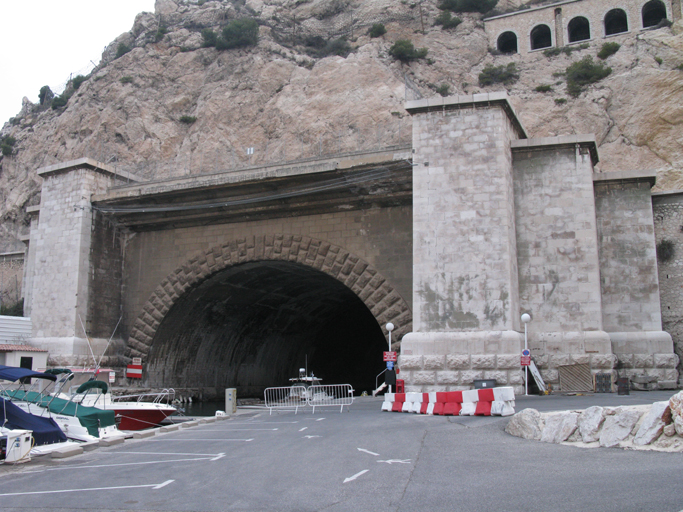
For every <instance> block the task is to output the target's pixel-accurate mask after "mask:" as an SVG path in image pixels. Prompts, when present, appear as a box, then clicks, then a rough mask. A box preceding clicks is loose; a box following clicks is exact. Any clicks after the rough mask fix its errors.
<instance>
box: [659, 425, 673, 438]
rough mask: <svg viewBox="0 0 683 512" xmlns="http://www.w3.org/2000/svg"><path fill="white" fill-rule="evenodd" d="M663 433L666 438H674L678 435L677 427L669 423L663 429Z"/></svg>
mask: <svg viewBox="0 0 683 512" xmlns="http://www.w3.org/2000/svg"><path fill="white" fill-rule="evenodd" d="M662 431H663V432H664V435H665V436H666V437H673V436H675V435H676V427H675V425H674V424H673V423H669V424H668V425H667V426H665V427H664V428H663V429H662Z"/></svg>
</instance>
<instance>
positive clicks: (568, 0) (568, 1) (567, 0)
mask: <svg viewBox="0 0 683 512" xmlns="http://www.w3.org/2000/svg"><path fill="white" fill-rule="evenodd" d="M580 1H581V0H562V1H560V2H554V3H552V4H546V5H541V6H538V7H531V8H529V9H522V10H520V11H515V12H506V13H505V14H499V15H497V16H491V17H489V18H484V22H487V21H490V20H497V19H500V18H508V17H510V16H517V15H519V14H526V13H528V12H534V11H541V10H543V9H554V8H555V7H557V6H558V5H565V4H573V3H576V2H580Z"/></svg>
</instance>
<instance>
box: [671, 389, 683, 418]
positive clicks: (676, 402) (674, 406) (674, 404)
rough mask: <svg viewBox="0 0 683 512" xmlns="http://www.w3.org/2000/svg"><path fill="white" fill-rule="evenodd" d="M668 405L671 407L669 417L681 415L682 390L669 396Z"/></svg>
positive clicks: (682, 411)
mask: <svg viewBox="0 0 683 512" xmlns="http://www.w3.org/2000/svg"><path fill="white" fill-rule="evenodd" d="M669 407H670V408H671V417H672V418H674V419H675V418H676V417H677V416H679V417H681V416H683V391H679V392H678V393H676V394H675V395H674V396H672V397H671V398H669Z"/></svg>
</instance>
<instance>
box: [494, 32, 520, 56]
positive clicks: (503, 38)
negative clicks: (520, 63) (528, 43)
mask: <svg viewBox="0 0 683 512" xmlns="http://www.w3.org/2000/svg"><path fill="white" fill-rule="evenodd" d="M496 46H497V48H498V51H499V52H500V53H517V34H515V33H514V32H510V31H509V30H508V31H507V32H503V33H502V34H501V35H499V36H498V43H497V45H496Z"/></svg>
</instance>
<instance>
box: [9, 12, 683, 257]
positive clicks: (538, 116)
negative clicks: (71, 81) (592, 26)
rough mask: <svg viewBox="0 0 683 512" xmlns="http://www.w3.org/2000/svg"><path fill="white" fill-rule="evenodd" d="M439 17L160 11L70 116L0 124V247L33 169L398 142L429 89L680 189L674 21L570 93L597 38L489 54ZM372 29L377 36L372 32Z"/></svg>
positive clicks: (157, 173) (82, 92) (137, 27)
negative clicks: (417, 52)
mask: <svg viewBox="0 0 683 512" xmlns="http://www.w3.org/2000/svg"><path fill="white" fill-rule="evenodd" d="M519 5H520V3H519V2H518V1H517V2H515V1H507V2H500V3H499V7H500V8H515V7H518V6H519ZM440 13H441V11H439V9H438V8H437V2H436V1H435V0H424V1H423V2H421V3H413V2H411V1H410V0H408V1H406V0H401V1H398V0H372V1H358V0H246V1H240V0H233V1H228V0H211V1H202V0H175V1H174V0H158V1H157V3H156V8H155V12H154V13H141V14H139V15H138V16H137V18H136V19H135V22H134V24H133V27H132V29H131V30H130V32H126V33H124V34H122V35H121V36H119V37H118V38H117V39H116V40H115V41H114V42H112V44H111V45H109V47H108V48H107V49H106V50H105V52H104V54H103V56H102V61H101V63H100V64H99V66H98V67H97V68H96V69H95V70H94V71H93V73H92V74H91V75H90V76H88V77H87V79H86V80H85V81H84V82H83V83H82V84H80V87H78V89H77V90H73V94H72V95H71V97H70V99H69V100H68V103H67V104H66V106H64V107H61V108H57V109H53V108H50V107H49V106H48V105H47V104H46V105H42V106H41V105H33V104H31V103H30V102H28V100H25V101H24V107H23V108H22V111H21V112H20V113H19V114H18V115H17V116H16V117H15V118H13V119H12V120H10V122H8V123H6V124H5V126H4V127H3V129H2V132H1V133H0V137H3V138H5V140H7V139H6V138H7V137H12V138H13V139H14V141H15V142H14V145H13V146H12V154H11V155H7V156H4V157H3V158H2V162H1V163H2V170H1V174H0V195H1V197H2V205H1V206H0V208H1V209H0V252H1V251H9V250H16V249H18V248H21V247H22V244H21V242H19V236H20V235H21V234H22V233H26V232H27V215H26V206H29V205H32V204H37V203H38V202H39V192H40V178H38V177H37V175H36V173H35V171H36V169H38V168H39V167H42V166H45V165H49V164H53V163H56V162H60V161H66V160H70V159H74V158H79V157H82V156H88V157H91V158H95V159H97V160H100V161H102V162H106V163H111V164H114V165H116V166H118V167H119V168H121V169H125V170H128V171H133V172H135V173H136V174H138V175H140V176H142V177H144V178H145V179H150V180H151V179H163V178H167V177H170V176H179V175H187V174H195V173H208V172H216V171H221V170H226V169H231V168H236V167H244V166H248V165H258V164H261V163H269V162H277V161H285V160H296V159H300V158H309V157H314V156H316V155H320V154H331V153H335V152H340V151H354V150H358V149H369V148H376V147H382V146H391V145H397V144H407V143H410V140H411V132H410V127H411V123H410V118H409V117H408V115H407V113H406V112H405V110H404V108H403V106H404V102H405V100H406V99H413V98H415V97H419V96H422V97H428V96H431V95H435V94H437V89H439V88H441V89H440V92H441V93H445V91H446V89H447V90H448V93H449V94H465V93H467V94H472V93H477V92H485V91H493V90H500V89H501V88H503V87H505V88H507V90H508V92H509V94H510V95H511V96H512V98H513V100H512V101H513V102H514V104H515V107H516V109H517V111H518V114H519V115H520V117H521V119H522V122H523V123H524V125H525V127H526V128H527V130H528V132H529V133H530V135H532V136H534V137H542V136H553V135H564V134H571V133H595V135H596V138H597V140H598V144H599V150H600V156H601V163H600V164H599V170H600V171H601V172H610V171H615V170H625V169H654V170H656V171H657V173H658V183H657V188H658V189H683V175H682V173H681V171H680V169H681V167H683V150H682V149H681V148H682V147H683V146H682V145H681V141H682V140H683V137H682V136H681V133H683V132H682V130H681V127H682V125H683V71H681V70H680V69H678V68H679V66H680V65H681V63H682V62H683V35H681V32H683V25H682V24H681V23H680V22H679V23H677V24H674V25H673V26H672V27H668V28H667V27H664V28H660V29H657V30H650V31H644V32H640V33H636V32H632V33H629V34H627V35H623V36H618V37H616V38H613V39H611V40H614V41H617V42H618V43H620V44H621V48H620V49H619V51H618V52H617V53H616V54H614V55H612V56H611V57H609V58H607V60H606V61H605V62H606V64H607V65H609V66H610V67H611V68H612V73H611V74H610V75H609V76H608V77H607V78H605V79H603V80H601V81H600V82H598V83H597V84H594V85H591V86H589V87H588V88H587V89H586V90H585V91H584V92H583V93H582V94H580V95H579V96H578V97H576V98H574V97H572V96H570V95H568V94H567V91H566V84H565V82H564V79H563V78H562V76H561V73H562V72H564V71H565V69H566V68H567V66H568V65H569V64H571V63H572V62H575V61H578V60H580V59H581V58H583V57H584V56H586V55H591V56H594V57H595V55H596V54H597V53H598V51H599V50H600V48H601V46H602V43H603V42H604V41H603V40H600V39H597V40H595V41H593V42H591V44H590V45H589V47H588V48H585V49H582V50H579V51H575V52H572V53H571V54H570V55H566V54H560V55H557V56H546V55H544V53H543V52H535V53H532V54H529V55H526V56H520V55H494V54H495V53H497V52H492V51H491V50H490V48H489V46H490V43H489V40H488V37H487V34H486V32H485V30H484V23H483V21H482V16H481V15H480V14H463V15H460V17H461V18H462V20H463V22H462V23H461V24H460V25H458V26H457V27H456V28H454V29H447V30H444V29H443V28H442V27H441V26H439V25H434V22H435V19H436V17H437V16H438V15H439V14H440ZM243 17H252V18H255V19H256V20H257V21H258V24H259V39H258V44H257V45H256V46H255V47H249V48H242V49H232V50H225V51H219V50H216V49H215V48H204V47H202V42H203V38H202V35H201V31H202V29H205V28H211V29H214V30H216V31H218V30H219V29H220V28H221V27H222V26H224V25H225V24H226V23H228V22H229V21H230V20H233V19H237V18H243ZM374 23H383V24H384V25H385V27H386V29H387V32H386V33H385V34H384V35H383V36H381V37H376V38H372V37H370V35H369V34H368V29H369V28H370V27H371V26H372V25H373V24H374ZM339 39H342V41H341V42H340V41H339ZM398 39H410V40H411V41H412V42H413V44H414V45H415V46H416V47H418V48H427V49H428V53H427V56H426V58H423V59H418V60H414V61H412V62H410V63H402V62H400V61H399V60H396V59H395V58H393V57H392V56H391V55H390V53H389V49H390V48H391V46H392V45H393V43H394V42H395V41H396V40H398ZM343 41H345V42H346V43H344V42H343ZM347 44H348V47H347V46H346V45H347ZM126 48H130V51H128V52H127V53H125V54H123V55H121V54H122V53H123V52H124V51H125V49H126ZM512 62H514V63H515V64H516V67H517V69H518V70H519V75H520V77H519V80H517V81H516V82H515V83H512V84H510V85H507V86H503V85H501V84H494V85H491V86H490V87H480V86H479V85H478V82H479V80H478V77H479V73H480V72H481V71H482V70H483V69H484V68H485V67H486V66H487V65H494V66H499V65H507V64H509V63H512ZM68 71H69V70H65V74H67V73H68ZM539 85H550V86H551V90H550V91H548V92H537V91H536V87H537V86H539ZM250 148H252V149H250Z"/></svg>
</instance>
